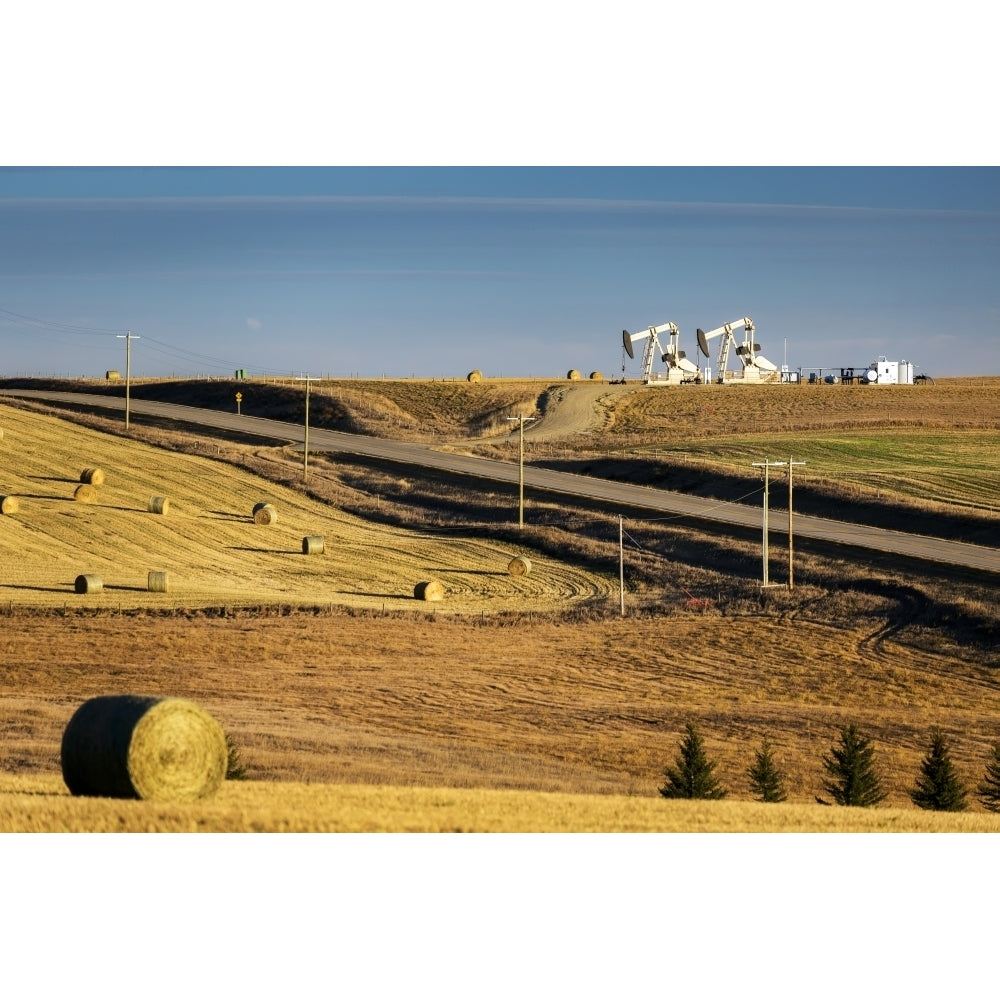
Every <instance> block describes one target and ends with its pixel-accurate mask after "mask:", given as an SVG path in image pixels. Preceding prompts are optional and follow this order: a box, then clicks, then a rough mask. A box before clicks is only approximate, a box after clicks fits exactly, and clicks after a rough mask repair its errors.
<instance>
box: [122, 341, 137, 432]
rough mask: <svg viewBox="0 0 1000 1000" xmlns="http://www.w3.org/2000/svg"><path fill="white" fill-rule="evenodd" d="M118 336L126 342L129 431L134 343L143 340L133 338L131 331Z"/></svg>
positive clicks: (126, 428)
mask: <svg viewBox="0 0 1000 1000" xmlns="http://www.w3.org/2000/svg"><path fill="white" fill-rule="evenodd" d="M116 336H117V338H118V340H124V341H125V430H128V424H129V397H130V395H131V383H132V341H133V340H141V339H142V338H141V337H133V336H132V331H131V330H129V331H128V332H127V333H119V334H117V335H116Z"/></svg>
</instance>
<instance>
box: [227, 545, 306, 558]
mask: <svg viewBox="0 0 1000 1000" xmlns="http://www.w3.org/2000/svg"><path fill="white" fill-rule="evenodd" d="M226 548H227V549H228V550H229V551H230V552H259V553H260V554H261V555H266V556H293V555H301V554H302V552H301V550H300V549H255V548H253V547H252V546H250V545H227V546H226Z"/></svg>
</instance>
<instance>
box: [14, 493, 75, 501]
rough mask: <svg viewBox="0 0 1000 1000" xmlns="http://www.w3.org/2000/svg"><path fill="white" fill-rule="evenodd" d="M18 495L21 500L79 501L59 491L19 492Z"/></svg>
mask: <svg viewBox="0 0 1000 1000" xmlns="http://www.w3.org/2000/svg"><path fill="white" fill-rule="evenodd" d="M16 496H17V498H18V499H19V500H69V501H70V502H71V503H77V501H76V500H74V499H73V497H71V496H69V497H68V496H64V495H61V494H58V493H18V494H16Z"/></svg>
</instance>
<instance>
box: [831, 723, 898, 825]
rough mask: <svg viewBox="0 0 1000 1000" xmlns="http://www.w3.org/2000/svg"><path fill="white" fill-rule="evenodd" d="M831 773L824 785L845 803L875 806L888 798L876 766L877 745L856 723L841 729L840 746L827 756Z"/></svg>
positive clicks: (840, 802)
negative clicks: (863, 734)
mask: <svg viewBox="0 0 1000 1000" xmlns="http://www.w3.org/2000/svg"><path fill="white" fill-rule="evenodd" d="M823 766H824V767H825V768H826V769H827V771H828V772H829V774H830V781H828V782H827V783H826V784H824V786H823V787H824V788H825V789H826V790H827V791H828V792H829V793H830V794H831V795H832V796H833V799H834V801H835V802H836V803H837V804H838V805H841V806H874V805H877V804H878V803H879V802H881V801H882V800H883V799H884V798H885V792H883V791H882V783H881V781H880V779H879V776H878V771H877V770H876V768H875V747H874V745H873V744H872V742H871V740H869V739H868V738H867V737H865V736H862V735H861V734H860V733H859V732H858V729H857V726H855V725H854V723H853V722H852V723H851V724H850V725H848V726H844V728H843V729H841V730H840V746H836V745H834V746H833V747H831V748H830V755H829V756H828V757H824V758H823Z"/></svg>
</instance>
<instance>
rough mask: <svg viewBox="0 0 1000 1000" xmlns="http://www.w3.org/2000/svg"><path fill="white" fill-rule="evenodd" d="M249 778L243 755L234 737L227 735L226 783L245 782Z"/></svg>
mask: <svg viewBox="0 0 1000 1000" xmlns="http://www.w3.org/2000/svg"><path fill="white" fill-rule="evenodd" d="M248 777H249V775H248V774H247V769H246V765H245V764H244V763H243V754H242V752H241V751H240V748H239V746H238V745H237V744H236V741H235V740H234V739H233V738H232V736H230V735H229V733H226V781H245V780H246V779H247V778H248Z"/></svg>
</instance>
